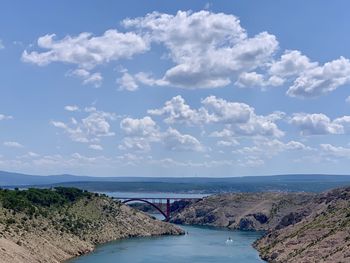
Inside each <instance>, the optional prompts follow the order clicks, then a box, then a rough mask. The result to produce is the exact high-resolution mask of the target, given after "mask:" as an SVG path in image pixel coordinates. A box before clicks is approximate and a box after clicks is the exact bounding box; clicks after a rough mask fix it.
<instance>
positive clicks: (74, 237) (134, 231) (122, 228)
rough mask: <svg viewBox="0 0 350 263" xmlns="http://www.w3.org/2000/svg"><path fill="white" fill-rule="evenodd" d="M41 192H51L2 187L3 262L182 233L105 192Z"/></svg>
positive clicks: (59, 257) (54, 257)
mask: <svg viewBox="0 0 350 263" xmlns="http://www.w3.org/2000/svg"><path fill="white" fill-rule="evenodd" d="M61 190H62V189H61ZM76 190H77V189H76ZM40 191H50V190H32V192H29V191H27V193H26V194H22V191H17V192H16V193H15V194H12V192H15V191H7V190H1V191H0V259H1V260H0V261H1V262H2V263H7V262H11V263H17V262H18V263H20V262H21V263H22V262H26V263H31V262H62V261H64V260H67V259H69V258H71V257H75V256H78V255H81V254H84V253H87V252H90V251H92V250H93V249H94V246H95V245H96V244H100V243H104V242H108V241H112V240H115V239H120V238H126V237H133V236H151V235H167V234H170V235H178V234H182V230H181V229H180V228H178V227H176V226H173V225H171V224H168V223H164V222H160V221H157V220H153V219H152V218H151V217H149V216H148V215H146V214H144V213H142V212H138V211H136V210H134V209H132V208H130V207H128V206H125V205H122V204H121V203H119V202H116V201H114V200H112V199H110V198H108V197H106V196H99V195H94V194H90V193H82V192H78V195H77V194H76V193H73V194H71V193H70V192H69V191H64V192H62V191H61V192H60V194H59V195H58V196H56V193H55V191H54V190H53V191H51V193H48V194H47V193H46V194H47V195H46V196H45V195H42V193H40ZM23 193H24V192H23ZM52 193H54V194H55V195H52ZM22 195H24V197H23V196H22ZM62 196H63V198H62V200H61V199H60V198H61V197H62ZM28 200H29V201H28ZM67 200H68V201H67ZM52 204H54V205H52Z"/></svg>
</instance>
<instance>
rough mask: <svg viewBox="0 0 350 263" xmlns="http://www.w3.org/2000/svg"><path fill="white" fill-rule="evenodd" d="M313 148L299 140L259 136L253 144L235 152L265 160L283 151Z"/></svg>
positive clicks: (309, 149) (299, 150)
mask: <svg viewBox="0 0 350 263" xmlns="http://www.w3.org/2000/svg"><path fill="white" fill-rule="evenodd" d="M311 150H312V148H311V147H309V146H306V145H305V144H303V143H301V142H298V141H288V142H282V141H280V140H278V139H267V138H259V139H257V140H255V141H254V145H253V146H250V147H248V146H246V147H243V148H240V149H237V150H234V151H233V153H234V154H238V155H243V156H244V157H247V158H249V159H251V158H253V159H258V160H263V159H266V158H272V157H273V156H275V155H277V154H279V153H282V152H293V151H294V152H295V151H298V152H303V151H311Z"/></svg>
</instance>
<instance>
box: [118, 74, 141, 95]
mask: <svg viewBox="0 0 350 263" xmlns="http://www.w3.org/2000/svg"><path fill="white" fill-rule="evenodd" d="M117 84H118V85H119V90H127V91H135V90H138V87H139V85H138V84H137V82H136V80H135V78H134V77H133V76H132V75H130V74H129V73H128V72H127V71H125V72H123V75H122V76H121V77H120V78H118V79H117Z"/></svg>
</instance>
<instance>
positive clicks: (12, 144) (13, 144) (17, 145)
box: [4, 141, 24, 148]
mask: <svg viewBox="0 0 350 263" xmlns="http://www.w3.org/2000/svg"><path fill="white" fill-rule="evenodd" d="M4 146H6V147H11V148H23V147H24V146H23V145H22V144H20V143H19V142H15V141H7V142H4Z"/></svg>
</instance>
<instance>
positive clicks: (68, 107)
mask: <svg viewBox="0 0 350 263" xmlns="http://www.w3.org/2000/svg"><path fill="white" fill-rule="evenodd" d="M64 109H65V110H66V111H80V109H79V107H78V106H77V105H67V106H65V107H64Z"/></svg>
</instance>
